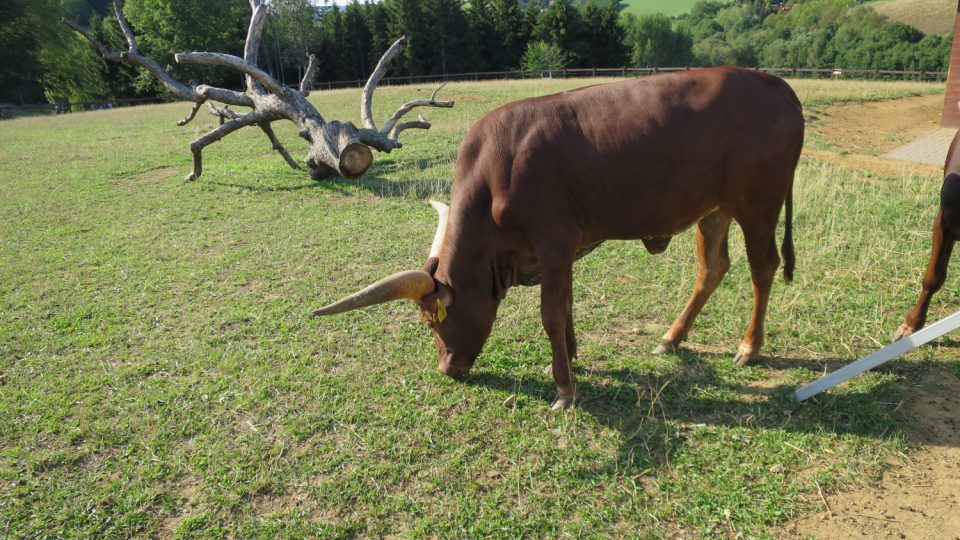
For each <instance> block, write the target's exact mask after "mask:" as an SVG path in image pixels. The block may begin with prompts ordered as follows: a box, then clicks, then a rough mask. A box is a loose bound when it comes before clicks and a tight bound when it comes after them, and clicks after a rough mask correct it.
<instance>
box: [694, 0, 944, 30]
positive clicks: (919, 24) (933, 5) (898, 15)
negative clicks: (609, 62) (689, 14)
mask: <svg viewBox="0 0 960 540" xmlns="http://www.w3.org/2000/svg"><path fill="white" fill-rule="evenodd" d="M681 3H685V2H681ZM870 4H871V5H873V7H874V9H876V10H877V11H878V12H879V13H882V14H884V15H886V16H887V17H889V18H890V19H891V20H894V21H899V22H902V23H906V24H909V25H910V26H913V27H915V28H917V29H919V30H920V31H922V32H923V33H925V34H947V33H950V32H951V31H953V23H954V19H955V17H956V10H957V2H956V0H881V1H878V2H871V3H870Z"/></svg>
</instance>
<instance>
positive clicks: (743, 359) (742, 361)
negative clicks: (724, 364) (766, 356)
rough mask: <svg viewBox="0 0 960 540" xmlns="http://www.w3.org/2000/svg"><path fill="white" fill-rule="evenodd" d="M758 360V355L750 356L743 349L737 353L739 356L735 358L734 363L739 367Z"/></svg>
mask: <svg viewBox="0 0 960 540" xmlns="http://www.w3.org/2000/svg"><path fill="white" fill-rule="evenodd" d="M756 358H757V355H756V354H749V353H747V352H746V351H744V350H743V349H741V350H739V351H737V355H736V356H734V357H733V363H734V364H735V365H738V366H746V365H749V364H750V363H751V362H753V361H754V359H756Z"/></svg>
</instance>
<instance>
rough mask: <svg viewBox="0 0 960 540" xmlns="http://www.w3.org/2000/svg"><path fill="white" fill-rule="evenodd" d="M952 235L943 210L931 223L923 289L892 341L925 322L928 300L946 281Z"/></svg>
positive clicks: (916, 328)
mask: <svg viewBox="0 0 960 540" xmlns="http://www.w3.org/2000/svg"><path fill="white" fill-rule="evenodd" d="M954 240H955V239H954V238H953V235H951V234H950V231H949V230H947V228H946V227H945V226H944V223H943V210H942V209H941V210H940V211H938V212H937V218H936V219H935V220H934V222H933V249H932V250H931V253H930V262H929V263H928V264H927V271H926V273H925V274H924V275H923V289H922V290H921V291H920V298H919V299H918V300H917V304H916V305H915V306H913V309H911V310H910V311H909V312H908V313H907V316H906V318H905V319H904V321H903V324H901V325H900V327H899V328H897V331H896V332H894V333H893V341H897V340H898V339H900V338H903V337H906V336H909V335H910V334H912V333H914V332H916V331H917V330H919V329H921V328H923V325H924V324H926V322H927V310H928V309H929V308H930V299H931V298H933V295H934V294H935V293H936V292H937V291H939V290H940V288H941V287H943V282H944V281H946V279H947V265H948V264H949V263H950V253H951V252H952V251H953V242H954Z"/></svg>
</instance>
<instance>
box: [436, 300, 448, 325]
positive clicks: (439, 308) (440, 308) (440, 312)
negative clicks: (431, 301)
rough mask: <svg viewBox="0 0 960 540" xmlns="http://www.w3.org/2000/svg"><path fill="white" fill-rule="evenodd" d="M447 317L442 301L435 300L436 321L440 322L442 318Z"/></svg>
mask: <svg viewBox="0 0 960 540" xmlns="http://www.w3.org/2000/svg"><path fill="white" fill-rule="evenodd" d="M446 318H447V306H445V305H443V302H441V301H440V300H437V322H438V323H442V322H443V320H444V319H446Z"/></svg>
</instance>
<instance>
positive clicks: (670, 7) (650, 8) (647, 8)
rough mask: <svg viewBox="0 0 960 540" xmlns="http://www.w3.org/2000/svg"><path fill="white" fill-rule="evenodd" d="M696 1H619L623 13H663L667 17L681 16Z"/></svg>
mask: <svg viewBox="0 0 960 540" xmlns="http://www.w3.org/2000/svg"><path fill="white" fill-rule="evenodd" d="M697 1H698V0H621V2H620V3H621V4H622V5H623V6H624V8H623V11H624V12H625V13H633V14H634V15H646V14H648V13H663V14H664V15H667V16H669V17H675V16H677V15H682V14H684V13H686V12H688V11H690V8H691V7H693V5H694V4H696V3H697Z"/></svg>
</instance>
